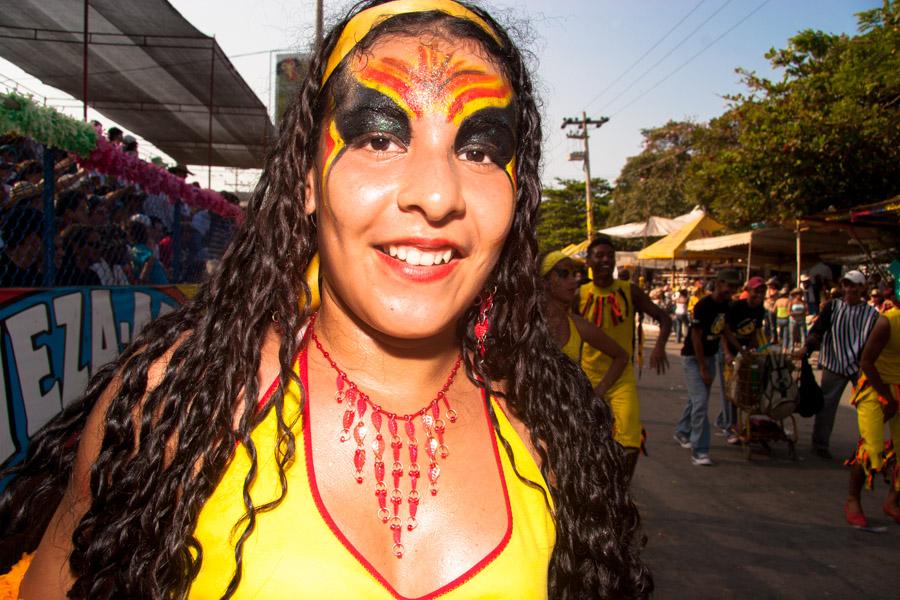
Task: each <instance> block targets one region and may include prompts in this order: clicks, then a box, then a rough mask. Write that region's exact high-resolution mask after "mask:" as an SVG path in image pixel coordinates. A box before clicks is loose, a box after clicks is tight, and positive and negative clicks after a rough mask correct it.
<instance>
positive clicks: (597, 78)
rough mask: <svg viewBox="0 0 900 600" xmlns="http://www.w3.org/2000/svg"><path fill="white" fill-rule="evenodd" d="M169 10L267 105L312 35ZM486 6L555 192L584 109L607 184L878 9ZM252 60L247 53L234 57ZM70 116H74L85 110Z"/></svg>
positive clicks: (301, 10) (773, 3)
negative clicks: (282, 56) (789, 48)
mask: <svg viewBox="0 0 900 600" xmlns="http://www.w3.org/2000/svg"><path fill="white" fill-rule="evenodd" d="M170 1H171V3H172V4H173V5H174V6H175V8H176V9H177V10H178V11H179V12H181V13H182V15H184V16H185V18H187V19H188V20H189V21H191V22H192V23H193V24H194V26H196V27H197V28H198V29H200V30H201V31H203V32H204V33H207V34H210V35H212V34H215V35H216V38H217V40H218V42H219V44H220V45H221V46H222V48H223V49H224V50H225V52H226V54H228V55H230V56H232V57H233V58H232V62H233V63H234V65H235V67H236V68H237V69H238V71H240V72H241V74H242V75H243V76H244V78H245V79H246V80H247V81H248V83H249V84H250V86H251V88H253V89H254V90H255V91H256V93H257V94H258V95H259V96H260V98H261V99H262V100H263V102H264V103H266V104H268V97H269V85H270V77H269V66H270V56H269V53H268V52H267V51H268V50H275V49H298V50H302V49H304V48H306V47H307V46H308V40H309V39H310V38H311V37H312V33H313V20H314V16H315V4H314V2H313V0H291V1H289V0H254V1H253V2H252V3H251V2H247V1H246V0H170ZM348 4H349V3H347V2H340V3H337V2H329V0H325V5H326V15H335V14H338V13H339V12H341V9H342V8H343V7H346V6H347V5H348ZM482 4H483V5H485V6H487V7H488V8H489V9H490V10H492V12H494V13H495V14H496V15H497V16H499V17H500V20H501V21H503V22H506V23H512V24H514V25H516V26H517V27H519V28H520V29H521V30H523V31H524V35H523V42H524V46H525V47H526V48H528V49H529V50H530V51H531V52H532V53H533V55H534V63H533V64H534V67H535V75H536V79H537V84H538V91H539V94H540V96H541V97H542V99H543V111H544V117H545V122H544V131H545V134H546V140H547V141H546V143H545V160H544V162H545V166H544V172H543V179H544V181H545V182H552V181H553V179H554V178H555V177H563V178H577V179H580V178H581V177H582V176H583V175H582V170H581V163H578V162H569V161H568V160H567V157H568V154H569V152H571V151H573V150H577V149H579V145H580V141H573V140H568V139H566V138H565V136H564V132H563V131H562V130H561V129H560V125H561V123H562V119H563V118H564V117H576V116H580V115H581V111H582V110H586V111H587V113H588V116H590V117H593V118H598V117H600V116H609V117H610V121H609V123H607V124H606V125H604V126H603V127H602V128H601V129H600V130H595V131H592V139H591V170H592V174H593V175H594V176H598V177H605V178H607V179H610V180H614V179H615V178H616V176H617V175H618V173H619V171H620V170H621V168H622V166H623V165H624V163H625V160H626V158H627V157H628V156H632V155H635V154H637V153H639V152H640V150H641V139H642V138H641V134H640V130H641V129H644V128H648V127H655V126H658V125H661V124H663V123H665V122H666V121H668V120H669V119H684V118H693V119H696V120H707V119H709V118H710V117H713V116H715V115H717V114H720V113H721V112H722V110H723V109H724V106H725V101H724V100H723V99H722V96H723V95H725V94H730V93H736V92H739V91H741V90H742V86H741V85H740V82H739V77H738V75H737V74H736V73H735V72H734V69H735V68H736V67H744V68H746V69H750V70H755V71H757V72H759V73H761V74H764V75H772V72H771V70H770V69H769V68H768V63H767V61H766V60H765V58H764V54H765V53H766V51H767V50H768V49H769V48H772V47H778V48H780V47H784V46H785V44H786V43H787V40H788V38H790V37H791V36H792V35H794V34H795V33H796V32H798V31H800V30H802V29H807V28H810V29H821V30H824V31H828V32H834V33H841V32H847V33H853V32H855V31H856V18H855V17H854V13H856V12H859V11H861V10H866V9H870V8H873V7H877V6H880V5H881V0H630V1H625V0H590V1H589V0H553V1H549V2H548V1H546V0H540V1H539V0H520V1H518V2H515V1H513V0H490V2H483V3H482ZM676 25H677V26H676ZM666 34H668V36H667V37H665V38H664V36H666ZM663 38H664V39H663ZM657 44H658V45H657ZM654 45H656V47H655V48H654V49H653V50H652V51H651V52H649V53H647V55H646V56H645V57H644V58H643V59H641V60H640V62H638V63H637V64H635V62H636V61H637V60H638V59H639V58H640V57H641V56H642V55H644V54H645V53H646V52H647V51H648V50H650V49H651V48H653V46H654ZM676 46H677V47H676ZM707 46H709V47H708V48H707ZM704 48H705V49H704ZM248 53H254V54H252V55H249V56H238V55H245V54H248ZM695 55H697V56H696V57H695V58H693V59H692V57H694V56H695ZM657 63H658V64H657ZM632 65H633V66H632ZM654 65H655V66H654ZM682 65H683V66H682ZM651 67H652V69H651ZM679 67H681V68H680V70H678V71H677V72H676V69H678V68H679ZM0 74H3V75H6V76H9V77H13V78H14V79H17V80H19V79H21V83H24V84H25V85H27V86H29V87H30V88H32V89H34V90H35V91H37V92H39V93H41V94H43V95H46V96H51V97H60V96H61V95H62V94H61V92H58V91H53V90H52V89H51V90H47V89H46V88H44V87H43V86H41V85H40V83H39V82H37V81H35V80H34V79H33V78H28V77H27V76H26V75H25V74H22V73H21V72H20V71H18V70H17V69H15V67H13V66H11V65H9V64H8V63H6V62H5V61H2V60H0ZM70 104H71V103H70ZM70 112H72V113H73V114H77V115H80V110H75V111H70ZM100 120H101V121H103V122H104V123H108V121H107V120H104V119H103V118H102V117H100ZM216 175H217V173H215V172H214V185H213V187H217V188H218V187H222V185H224V184H225V183H226V182H228V181H233V175H230V174H224V173H223V174H222V177H221V182H222V183H220V185H216V183H217V182H216V177H215V176H216ZM198 178H199V179H200V180H201V181H202V182H203V183H204V184H205V182H206V177H205V175H203V176H200V173H198Z"/></svg>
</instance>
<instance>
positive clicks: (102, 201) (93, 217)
mask: <svg viewBox="0 0 900 600" xmlns="http://www.w3.org/2000/svg"><path fill="white" fill-rule="evenodd" d="M87 207H88V217H87V222H88V224H89V225H93V226H94V227H100V226H102V225H108V224H109V223H110V217H111V211H110V203H109V202H107V201H106V198H104V197H103V196H96V195H91V196H88V199H87Z"/></svg>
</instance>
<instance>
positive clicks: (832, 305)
mask: <svg viewBox="0 0 900 600" xmlns="http://www.w3.org/2000/svg"><path fill="white" fill-rule="evenodd" d="M841 287H843V290H844V297H843V299H835V300H832V301H831V302H829V303H828V305H827V306H826V307H825V310H824V311H822V314H821V315H820V316H819V318H818V319H817V320H816V322H815V323H814V324H813V326H812V329H811V330H810V332H809V337H807V339H806V343H805V344H804V345H803V347H802V348H801V349H800V350H799V351H798V353H797V354H798V355H800V356H802V355H804V354H808V353H809V352H811V351H812V350H814V349H815V348H817V347H818V348H819V365H820V366H822V367H823V368H824V371H823V372H822V384H821V385H822V395H823V396H824V397H825V404H824V406H823V407H822V410H821V411H819V413H818V414H817V415H816V419H815V422H814V424H813V434H812V446H813V451H814V452H815V453H816V454H817V455H818V456H820V457H822V458H826V459H830V458H831V457H832V456H831V452H830V451H829V449H828V443H829V440H830V439H831V430H832V429H833V428H834V418H835V415H836V414H837V407H838V404H840V401H841V394H843V393H844V389H845V388H846V387H847V383H851V384H856V379H857V377H858V376H859V357H860V354H861V353H862V349H863V346H865V344H866V340H867V339H868V337H869V333H871V331H872V328H873V327H874V326H875V322H876V321H877V320H878V311H877V310H875V309H874V308H872V307H871V306H869V305H868V303H866V301H865V293H866V276H865V275H863V274H862V273H860V272H859V271H849V272H848V273H847V274H846V275H844V276H843V277H842V278H841Z"/></svg>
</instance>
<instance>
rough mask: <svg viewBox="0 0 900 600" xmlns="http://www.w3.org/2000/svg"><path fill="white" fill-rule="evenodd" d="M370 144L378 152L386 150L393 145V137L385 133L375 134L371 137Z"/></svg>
mask: <svg viewBox="0 0 900 600" xmlns="http://www.w3.org/2000/svg"><path fill="white" fill-rule="evenodd" d="M368 145H369V147H370V148H372V150H375V151H376V152H385V151H387V150H388V149H390V147H391V139H390V138H388V137H387V136H383V135H379V136H374V137H371V138H369V143H368Z"/></svg>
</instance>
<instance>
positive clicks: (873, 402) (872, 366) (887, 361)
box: [844, 308, 900, 527]
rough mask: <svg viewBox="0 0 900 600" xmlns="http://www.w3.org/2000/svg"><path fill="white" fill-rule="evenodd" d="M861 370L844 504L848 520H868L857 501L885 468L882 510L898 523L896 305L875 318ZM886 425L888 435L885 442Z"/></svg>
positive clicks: (899, 341)
mask: <svg viewBox="0 0 900 600" xmlns="http://www.w3.org/2000/svg"><path fill="white" fill-rule="evenodd" d="M859 366H860V369H861V370H862V375H861V376H860V378H859V382H858V383H857V384H856V390H855V393H854V394H853V400H852V403H853V405H854V406H856V416H857V421H858V423H859V447H858V448H857V451H856V455H855V456H853V457H852V458H851V459H850V460H848V461H847V463H846V464H848V465H850V467H851V471H850V495H849V497H848V499H847V504H846V505H845V506H844V515H845V516H846V518H847V522H848V523H850V524H851V525H853V526H855V527H866V526H867V525H868V522H867V520H866V517H865V515H864V514H863V512H862V506H861V505H860V498H859V496H860V493H861V491H862V488H863V485H865V486H866V488H867V489H872V480H873V478H874V474H875V473H879V472H882V471H884V470H885V469H886V468H887V469H889V471H888V472H887V473H885V477H886V479H888V480H889V481H890V487H889V489H888V495H887V498H886V499H885V501H884V506H883V510H884V513H885V514H886V515H888V516H889V517H891V518H892V519H893V520H894V521H896V522H897V523H900V506H898V500H900V467H898V463H897V454H896V453H897V448H898V446H900V416H898V414H897V407H898V403H900V309H896V308H893V309H891V310H888V311H887V312H885V313H884V314H883V315H882V316H881V317H879V318H878V321H876V323H875V327H874V329H872V333H871V334H869V339H868V340H867V341H866V345H865V347H863V352H862V356H861V357H860V359H859ZM885 425H887V427H888V429H889V431H890V440H889V441H888V443H886V444H885V441H884V429H885Z"/></svg>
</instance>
